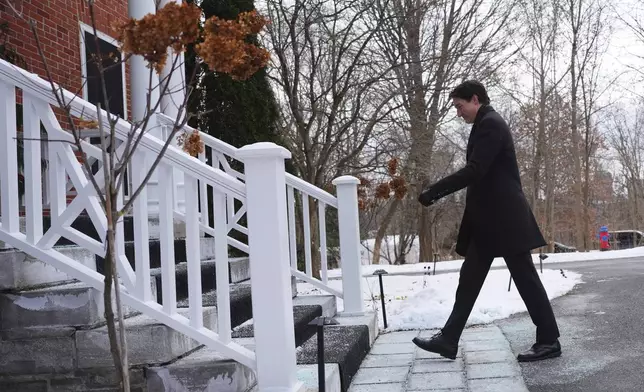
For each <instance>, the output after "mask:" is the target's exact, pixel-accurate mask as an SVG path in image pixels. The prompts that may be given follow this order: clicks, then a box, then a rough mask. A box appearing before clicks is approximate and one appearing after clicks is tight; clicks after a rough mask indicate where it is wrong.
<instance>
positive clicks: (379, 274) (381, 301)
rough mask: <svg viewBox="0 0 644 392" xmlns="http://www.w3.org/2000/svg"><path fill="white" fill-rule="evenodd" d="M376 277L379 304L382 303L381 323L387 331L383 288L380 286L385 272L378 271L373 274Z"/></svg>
mask: <svg viewBox="0 0 644 392" xmlns="http://www.w3.org/2000/svg"><path fill="white" fill-rule="evenodd" d="M373 274H374V275H378V280H379V281H380V303H382V321H383V323H384V325H385V329H387V311H386V309H385V288H384V286H383V284H382V275H387V271H385V270H383V269H379V270H377V271H375V272H374V273H373Z"/></svg>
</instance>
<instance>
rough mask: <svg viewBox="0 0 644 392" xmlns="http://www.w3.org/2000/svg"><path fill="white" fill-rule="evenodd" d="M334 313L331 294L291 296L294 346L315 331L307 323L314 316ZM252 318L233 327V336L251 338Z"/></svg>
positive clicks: (328, 315)
mask: <svg viewBox="0 0 644 392" xmlns="http://www.w3.org/2000/svg"><path fill="white" fill-rule="evenodd" d="M335 313H336V300H335V296H332V295H315V296H309V295H307V296H298V297H295V298H293V321H294V323H295V346H296V347H299V346H300V345H302V344H303V343H304V342H305V341H307V340H308V339H310V338H311V336H313V335H314V334H315V332H316V329H315V327H314V326H310V325H309V323H310V322H311V321H313V320H314V319H315V318H316V317H319V316H325V317H333V316H335ZM254 332H255V331H254V324H253V320H252V319H250V320H248V321H247V322H246V323H244V324H242V325H240V326H239V327H237V328H235V330H234V331H233V335H232V336H233V338H252V337H254V336H255V333H254Z"/></svg>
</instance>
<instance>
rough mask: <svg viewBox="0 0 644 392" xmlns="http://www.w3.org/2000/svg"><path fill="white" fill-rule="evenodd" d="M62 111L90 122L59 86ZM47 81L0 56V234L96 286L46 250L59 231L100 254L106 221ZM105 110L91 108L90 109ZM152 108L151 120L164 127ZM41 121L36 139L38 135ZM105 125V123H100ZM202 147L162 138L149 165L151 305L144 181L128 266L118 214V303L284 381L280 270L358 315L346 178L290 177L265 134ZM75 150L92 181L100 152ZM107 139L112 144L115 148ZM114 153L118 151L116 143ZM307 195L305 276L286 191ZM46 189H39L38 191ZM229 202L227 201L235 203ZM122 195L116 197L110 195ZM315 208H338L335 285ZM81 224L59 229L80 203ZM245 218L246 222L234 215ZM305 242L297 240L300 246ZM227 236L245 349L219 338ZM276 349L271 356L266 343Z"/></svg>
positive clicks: (285, 302)
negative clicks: (203, 150)
mask: <svg viewBox="0 0 644 392" xmlns="http://www.w3.org/2000/svg"><path fill="white" fill-rule="evenodd" d="M63 95H64V97H65V101H66V102H67V103H68V104H69V105H70V107H71V111H72V114H73V115H74V116H77V117H82V118H84V119H89V120H98V117H97V115H96V108H95V107H94V106H93V105H91V104H89V103H88V102H85V101H83V100H81V99H79V98H78V97H74V95H73V94H72V93H70V92H67V91H63ZM17 97H21V99H22V106H23V130H24V131H23V132H24V140H25V141H24V173H23V175H24V178H25V184H26V189H25V196H24V207H25V218H24V219H25V221H26V226H25V228H24V229H21V225H20V211H19V201H18V181H17V180H18V167H17V143H16V136H17V129H16V128H17V127H16V120H17V119H16V103H17ZM57 106H58V103H57V102H56V99H55V96H54V94H53V93H52V91H51V87H50V84H49V82H46V81H44V80H43V79H41V78H39V77H37V76H36V75H34V74H30V73H28V72H26V71H24V70H22V69H20V68H17V67H15V66H13V65H11V64H8V63H6V62H4V61H1V60H0V121H2V127H3V128H4V132H3V133H2V135H1V136H0V138H1V140H0V164H1V165H2V169H1V170H0V197H1V201H0V206H1V224H0V241H3V242H5V243H6V244H8V245H9V246H12V247H15V248H17V249H20V250H21V251H23V252H25V253H27V254H29V255H31V256H32V257H35V258H37V259H39V260H42V261H44V262H47V263H49V264H51V265H52V266H53V267H55V268H57V269H59V270H60V271H63V272H65V273H66V274H68V275H69V276H71V277H73V278H75V279H78V280H80V281H82V282H84V283H86V284H88V285H90V286H92V287H94V288H96V289H98V290H102V288H103V276H102V275H101V274H100V273H98V272H97V271H96V270H95V269H92V268H89V267H86V266H84V265H82V264H80V263H79V262H77V261H76V260H73V259H71V258H69V257H67V256H65V255H64V254H62V253H60V252H58V251H57V249H56V248H55V247H54V244H55V243H56V242H57V241H58V239H60V238H61V237H65V238H67V239H69V240H71V241H73V242H74V243H76V244H77V245H78V246H80V247H83V248H85V249H87V250H90V251H92V252H93V253H94V254H96V255H98V256H101V257H104V256H105V233H106V229H107V219H106V215H105V212H104V211H103V209H102V207H101V205H100V199H99V197H100V196H99V195H98V194H97V193H96V191H95V189H94V187H93V186H92V184H91V183H90V181H89V179H88V177H87V176H86V174H85V173H84V171H83V168H82V165H81V163H80V162H79V160H78V158H77V157H76V155H75V154H74V149H73V145H72V144H71V143H69V142H71V141H72V140H73V138H72V136H71V134H70V133H69V132H67V131H66V130H64V129H63V127H61V125H60V123H59V122H58V120H57V118H56V114H55V111H54V109H53V108H55V107H57ZM106 118H107V116H106V115H105V113H104V112H103V113H102V115H101V116H100V119H103V120H105V119H106ZM168 120H169V119H168V118H167V117H164V116H163V115H159V116H158V118H157V121H158V125H161V126H164V125H166V126H167V125H168V124H167V121H168ZM41 124H42V125H43V126H44V128H45V130H46V133H47V141H42V140H41V131H40V129H41ZM105 126H107V125H106V124H105ZM130 129H131V124H129V123H128V122H126V121H123V120H119V121H118V123H117V124H116V139H117V140H118V141H120V142H124V141H126V140H127V136H128V133H129V132H130ZM203 139H204V140H205V143H206V145H207V148H208V149H210V150H211V153H212V155H213V159H212V162H214V164H213V165H212V166H210V165H207V164H206V163H205V162H204V161H205V159H204V158H205V157H200V159H196V158H192V157H190V156H188V155H187V154H185V153H184V152H182V151H180V150H178V149H176V148H174V147H170V148H169V149H168V151H167V152H166V155H165V157H164V158H163V160H162V161H161V164H160V165H159V166H158V168H157V171H156V173H157V177H158V186H157V187H156V188H155V190H154V191H155V192H157V193H158V196H159V202H160V212H159V226H160V227H159V230H160V233H159V237H160V238H159V239H160V243H161V271H162V293H163V298H162V300H163V301H162V302H163V305H160V304H158V303H157V302H156V301H155V300H154V299H153V297H152V291H151V282H150V280H151V278H150V257H149V246H148V242H149V239H150V236H149V232H148V220H149V216H148V215H149V214H148V204H147V200H148V195H147V189H144V190H143V192H142V193H141V194H140V196H139V197H138V199H137V200H136V201H135V203H134V205H133V208H132V211H131V214H132V216H133V220H134V243H135V244H134V245H135V268H132V267H131V264H130V262H129V260H128V259H127V257H126V256H125V242H124V230H123V221H120V222H119V223H118V225H117V247H116V249H117V254H118V271H119V275H120V277H121V289H122V290H123V296H122V297H123V301H124V302H125V304H126V305H128V306H130V307H132V308H134V309H137V310H138V311H140V312H142V313H144V314H146V315H147V316H149V317H152V318H154V319H156V320H158V321H159V322H161V323H164V324H166V325H168V326H169V327H171V328H174V329H176V330H177V331H180V332H182V333H184V334H186V335H188V336H190V337H191V338H193V339H195V340H197V341H199V342H200V343H202V344H204V345H206V346H208V347H210V348H212V349H214V350H216V351H219V352H220V353H222V354H223V355H226V356H228V357H230V358H232V359H234V360H236V361H238V362H240V363H243V364H244V365H247V366H249V367H251V368H253V369H255V370H256V371H257V376H258V384H259V390H260V391H261V392H264V391H269V390H270V391H295V390H297V389H298V388H299V386H298V385H297V381H296V377H295V375H296V373H295V372H296V367H295V366H296V358H295V345H294V341H295V340H294V331H293V313H292V298H291V285H290V278H291V274H293V275H295V276H296V277H297V278H299V279H302V280H305V281H307V282H310V283H312V284H314V285H316V286H318V287H319V288H321V289H323V290H325V291H327V292H330V293H333V294H334V295H337V296H338V297H341V298H343V299H344V304H345V305H344V306H345V312H347V313H361V312H362V311H363V300H362V290H361V273H360V268H361V267H360V253H359V223H358V209H357V183H358V181H357V180H356V179H355V178H353V177H340V178H338V179H336V180H335V181H334V184H335V185H336V187H337V194H338V196H337V198H336V197H334V196H333V195H331V194H329V193H327V192H325V191H323V190H321V189H318V188H316V187H314V186H312V185H310V184H308V183H306V182H304V181H302V180H301V179H299V178H296V177H293V176H291V175H288V174H287V173H286V172H285V170H284V160H285V159H287V158H290V153H289V152H288V151H287V150H286V149H284V148H282V147H279V146H277V145H275V144H272V143H257V144H254V145H250V146H245V147H243V148H240V149H236V148H234V147H232V146H230V145H227V144H226V143H223V142H221V141H219V140H217V139H215V138H212V137H210V136H207V135H203ZM44 143H46V147H47V148H46V150H47V151H48V156H47V158H46V160H47V170H46V171H44V172H45V173H46V178H42V175H43V171H42V168H41V154H42V147H43V146H42V144H44ZM162 147H163V141H162V140H160V139H158V138H155V137H153V136H151V135H149V134H146V135H144V136H143V138H142V142H141V144H140V147H139V149H138V150H137V151H136V152H135V153H134V156H133V158H132V159H133V160H132V167H133V168H136V169H137V170H136V171H132V172H131V174H132V179H131V182H132V186H133V187H134V188H136V187H137V186H138V184H140V183H141V181H142V180H143V175H144V174H145V172H146V171H147V168H149V167H150V165H151V163H152V161H153V159H154V157H156V156H158V154H159V153H160V151H161V149H162ZM83 148H84V150H85V152H86V153H87V155H88V156H89V157H91V158H93V159H94V160H96V162H99V172H98V175H96V179H97V180H98V182H99V185H101V186H102V178H103V177H102V175H101V173H102V172H101V170H102V167H101V165H102V159H103V158H102V154H101V151H100V149H98V148H97V147H95V146H92V145H91V144H89V143H84V145H83ZM118 151H119V148H117V154H118ZM120 151H122V149H120ZM232 159H236V160H239V161H240V162H243V172H242V171H235V170H233V168H231V166H230V160H232ZM177 171H178V172H181V173H182V174H183V177H184V187H183V192H184V194H183V197H184V200H185V210H184V211H179V210H178V209H177V207H176V203H175V197H176V192H177V189H176V188H175V184H174V182H173V180H172V179H173V175H174V173H176V172H177ZM70 182H71V184H72V185H73V187H74V188H75V190H76V192H77V196H76V197H75V198H74V199H73V201H72V202H71V203H69V204H67V202H66V192H67V190H68V188H69V183H70ZM208 192H211V193H212V199H213V206H214V207H213V208H214V210H213V211H211V214H210V215H212V216H213V217H214V220H213V221H212V222H210V221H209V219H208V216H209V214H208V212H209V211H208V209H209V208H210V207H209V206H208V203H207V193H208ZM296 192H297V193H299V194H300V195H307V196H311V197H312V198H314V199H315V200H316V201H317V206H318V211H319V216H320V219H319V221H320V223H319V224H320V230H319V233H320V236H319V239H318V242H317V243H318V245H319V250H320V253H321V255H322V276H321V277H322V278H321V279H316V278H314V277H313V273H312V270H311V249H310V247H311V242H312V241H311V233H310V224H309V222H308V221H307V219H308V216H309V214H308V208H309V206H308V200H309V198H308V197H303V198H302V206H303V214H302V218H303V219H304V236H305V238H304V240H305V260H306V262H305V265H306V267H305V272H301V271H299V270H298V269H297V263H296V260H297V255H296V250H295V219H296V216H295V208H294V201H295V193H296ZM45 195H46V197H45ZM235 201H236V202H237V204H238V205H239V206H235ZM45 202H47V203H48V206H49V208H50V211H51V212H50V213H51V221H52V224H51V227H50V228H49V229H48V230H46V231H45V230H44V229H43V219H42V216H43V205H44V204H45ZM118 203H119V205H121V206H122V205H123V203H124V201H123V197H122V195H121V197H119V200H118ZM327 207H330V208H337V209H338V226H339V227H338V229H339V233H340V234H339V237H340V254H341V264H342V270H343V290H342V292H340V291H338V290H334V289H332V288H331V287H329V285H328V280H327V276H326V275H327V274H326V266H327V264H326V226H325V219H324V218H325V211H326V209H327ZM83 211H86V212H87V215H88V216H89V217H90V219H91V221H92V222H93V224H94V226H95V228H96V231H97V232H98V233H99V235H100V238H99V240H96V239H93V238H91V237H90V236H88V235H86V234H85V233H81V232H79V231H78V230H75V229H73V228H72V227H71V223H72V222H73V221H74V220H75V219H76V218H77V217H78V216H79V215H80V214H81V213H82V212H83ZM244 215H245V216H246V219H247V226H242V225H241V224H240V223H239V222H240V219H241V218H242V216H244ZM175 219H180V220H182V221H184V222H185V225H186V239H185V240H186V252H187V264H188V286H189V312H188V315H187V316H183V315H181V314H179V313H178V312H177V300H176V294H175V293H176V290H175V261H174V228H173V226H174V225H173V223H174V220H175ZM233 230H236V231H238V232H240V233H243V234H244V235H246V236H247V241H246V242H243V241H240V240H238V239H234V238H232V237H231V236H230V233H231V231H233ZM204 233H207V234H209V235H212V236H213V237H214V238H215V244H216V245H215V246H216V249H215V255H216V257H215V259H216V270H217V271H216V272H217V275H216V276H217V317H218V322H217V326H216V328H214V330H210V329H207V328H205V327H204V326H203V321H202V320H203V312H202V288H201V268H200V260H201V257H200V239H201V237H202V235H203V234H204ZM306 244H308V245H306ZM228 245H231V246H233V247H235V248H237V249H239V250H242V251H244V252H246V253H248V255H249V258H250V270H251V291H252V298H253V321H254V328H255V343H256V345H255V350H254V351H251V350H249V349H248V348H246V347H243V346H241V345H239V344H237V343H235V341H234V340H233V339H232V338H231V318H230V313H231V312H230V287H229V276H228ZM278 352H279V353H281V354H282V357H283V359H282V360H281V361H275V359H274V356H275V354H276V353H278Z"/></svg>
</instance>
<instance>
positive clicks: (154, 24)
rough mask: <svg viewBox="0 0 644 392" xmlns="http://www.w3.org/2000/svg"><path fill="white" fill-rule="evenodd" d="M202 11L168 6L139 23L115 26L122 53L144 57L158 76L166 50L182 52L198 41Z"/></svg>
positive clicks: (177, 5)
mask: <svg viewBox="0 0 644 392" xmlns="http://www.w3.org/2000/svg"><path fill="white" fill-rule="evenodd" d="M200 18H201V9H200V8H199V7H197V6H196V5H195V4H189V3H182V4H181V5H179V4H177V3H174V2H170V3H168V4H166V5H165V6H164V7H163V8H161V9H159V10H158V11H157V12H156V13H155V14H148V15H146V16H144V17H143V18H142V19H130V20H128V21H127V22H124V23H116V24H115V25H114V29H115V31H116V32H117V34H118V35H119V37H118V39H119V41H120V42H121V51H122V52H123V53H125V54H131V55H140V56H143V58H145V59H146V60H147V61H148V62H149V66H150V67H154V69H155V70H156V72H157V73H161V71H162V70H163V67H164V66H165V63H166V62H167V59H168V48H169V47H171V48H172V49H174V50H175V51H176V52H183V51H185V50H186V47H187V46H188V45H189V44H191V43H193V42H195V41H196V40H197V39H198V38H199V20H200Z"/></svg>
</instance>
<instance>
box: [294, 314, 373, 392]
mask: <svg viewBox="0 0 644 392" xmlns="http://www.w3.org/2000/svg"><path fill="white" fill-rule="evenodd" d="M335 320H336V321H337V322H338V323H339V324H338V325H329V326H326V327H324V362H325V363H326V364H329V363H331V364H337V365H338V366H339V369H340V378H341V391H342V392H346V391H347V390H348V389H349V386H350V385H351V380H352V379H353V377H354V376H355V374H356V373H357V372H358V369H359V368H360V364H361V363H362V360H363V359H364V358H365V357H366V356H367V353H369V350H370V349H371V346H372V345H373V343H374V341H375V340H376V337H377V335H378V316H377V314H376V313H373V312H369V313H366V314H365V315H364V316H342V314H340V315H338V316H337V317H336V318H335ZM317 350H318V344H317V335H315V336H313V337H311V338H310V339H309V340H308V341H306V342H305V343H304V344H303V345H302V346H301V347H299V348H298V350H297V363H298V364H309V365H312V364H316V363H317Z"/></svg>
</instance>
